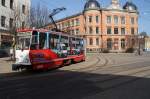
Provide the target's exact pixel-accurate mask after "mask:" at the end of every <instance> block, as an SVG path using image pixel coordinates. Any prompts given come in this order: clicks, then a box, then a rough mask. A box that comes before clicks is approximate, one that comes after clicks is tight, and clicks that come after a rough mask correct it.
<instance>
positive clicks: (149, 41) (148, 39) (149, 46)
mask: <svg viewBox="0 0 150 99" xmlns="http://www.w3.org/2000/svg"><path fill="white" fill-rule="evenodd" d="M145 50H146V51H150V37H146V38H145Z"/></svg>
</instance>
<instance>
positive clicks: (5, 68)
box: [0, 57, 13, 74]
mask: <svg viewBox="0 0 150 99" xmlns="http://www.w3.org/2000/svg"><path fill="white" fill-rule="evenodd" d="M9 60H10V57H6V58H0V74H2V73H10V72H12V68H11V65H12V63H13V62H12V61H9Z"/></svg>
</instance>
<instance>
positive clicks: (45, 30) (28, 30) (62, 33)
mask: <svg viewBox="0 0 150 99" xmlns="http://www.w3.org/2000/svg"><path fill="white" fill-rule="evenodd" d="M32 31H37V32H40V33H50V34H58V35H60V34H61V35H63V36H69V37H73V38H82V37H77V36H75V35H70V34H66V33H64V32H56V31H51V30H47V29H18V30H17V32H32Z"/></svg>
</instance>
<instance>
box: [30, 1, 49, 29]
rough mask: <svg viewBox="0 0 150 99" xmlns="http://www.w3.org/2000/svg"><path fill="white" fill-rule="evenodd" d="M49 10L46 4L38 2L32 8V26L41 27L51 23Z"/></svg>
mask: <svg viewBox="0 0 150 99" xmlns="http://www.w3.org/2000/svg"><path fill="white" fill-rule="evenodd" d="M48 16H49V11H48V8H47V7H45V6H41V5H40V4H37V5H36V6H32V7H31V10H30V27H35V28H41V27H44V26H45V25H47V24H48V23H49V17H48Z"/></svg>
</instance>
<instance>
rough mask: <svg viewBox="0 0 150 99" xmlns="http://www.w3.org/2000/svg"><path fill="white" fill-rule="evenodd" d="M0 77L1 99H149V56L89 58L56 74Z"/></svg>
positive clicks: (117, 54) (25, 74) (14, 74)
mask: <svg viewBox="0 0 150 99" xmlns="http://www.w3.org/2000/svg"><path fill="white" fill-rule="evenodd" d="M1 63H2V62H1ZM0 66H1V68H2V67H3V66H2V65H0ZM9 70H10V69H9ZM0 71H1V70H0ZM0 75H1V76H0V99H150V94H149V92H150V53H144V54H143V55H142V56H136V55H134V54H125V53H122V54H121V53H108V54H103V53H95V54H88V57H87V60H86V62H83V63H77V64H73V65H71V66H65V67H62V68H59V69H56V70H50V71H45V72H32V71H23V72H10V73H8V72H7V73H4V72H2V71H1V72H0Z"/></svg>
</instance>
